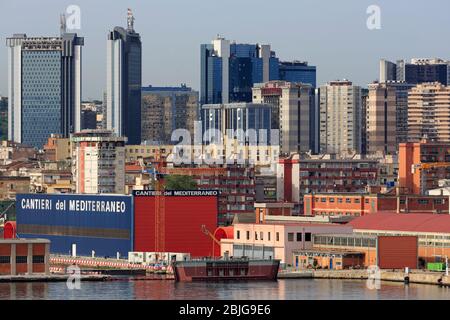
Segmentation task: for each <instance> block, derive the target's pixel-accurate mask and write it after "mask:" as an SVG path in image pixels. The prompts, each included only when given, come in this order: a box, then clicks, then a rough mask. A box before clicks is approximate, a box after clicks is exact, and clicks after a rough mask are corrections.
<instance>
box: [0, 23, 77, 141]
mask: <svg viewBox="0 0 450 320" xmlns="http://www.w3.org/2000/svg"><path fill="white" fill-rule="evenodd" d="M6 43H7V46H8V47H9V72H8V80H9V88H8V93H9V105H8V139H9V140H12V141H15V142H19V143H24V144H28V145H31V146H34V147H36V148H42V147H43V145H44V144H45V142H46V141H47V138H48V137H50V136H51V134H61V135H62V136H63V137H69V135H70V134H71V133H74V132H77V131H80V128H81V120H80V115H81V110H80V108H81V58H82V56H81V48H82V46H83V45H84V38H81V37H78V36H77V34H76V33H66V30H65V18H64V16H62V20H61V36H59V37H31V38H29V37H27V36H26V35H25V34H15V35H14V36H13V37H11V38H8V39H7V41H6Z"/></svg>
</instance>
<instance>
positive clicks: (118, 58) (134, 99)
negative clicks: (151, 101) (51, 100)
mask: <svg viewBox="0 0 450 320" xmlns="http://www.w3.org/2000/svg"><path fill="white" fill-rule="evenodd" d="M141 87H142V44H141V37H140V35H139V33H136V32H135V31H134V16H133V14H132V12H131V10H130V9H128V26H127V29H126V30H125V29H124V28H121V27H115V28H114V31H112V32H110V33H109V34H108V46H107V89H106V92H107V111H106V127H107V129H108V130H111V131H113V132H114V133H116V134H117V135H119V136H126V137H127V138H128V143H129V144H141Z"/></svg>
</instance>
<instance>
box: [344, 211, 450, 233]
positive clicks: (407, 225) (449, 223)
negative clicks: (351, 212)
mask: <svg viewBox="0 0 450 320" xmlns="http://www.w3.org/2000/svg"><path fill="white" fill-rule="evenodd" d="M348 224H349V225H350V226H352V227H353V229H365V230H388V231H411V232H430V233H450V215H448V214H420V213H419V214H417V213H404V214H403V213H375V214H369V215H366V216H363V217H360V218H356V219H354V220H352V221H351V222H349V223H348Z"/></svg>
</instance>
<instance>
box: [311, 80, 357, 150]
mask: <svg viewBox="0 0 450 320" xmlns="http://www.w3.org/2000/svg"><path fill="white" fill-rule="evenodd" d="M361 126H362V118H361V87H359V86H355V85H353V84H352V82H350V81H347V80H343V81H332V82H329V83H328V84H327V85H325V86H322V87H321V88H320V152H321V153H337V154H340V153H360V152H361Z"/></svg>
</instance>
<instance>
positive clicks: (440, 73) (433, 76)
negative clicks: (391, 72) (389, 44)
mask: <svg viewBox="0 0 450 320" xmlns="http://www.w3.org/2000/svg"><path fill="white" fill-rule="evenodd" d="M396 71H397V72H396V73H397V79H396V80H398V81H405V82H406V83H409V84H421V83H427V82H440V83H442V84H443V85H445V86H446V85H448V84H450V63H449V62H448V61H444V60H442V59H412V60H411V62H410V63H407V62H406V61H405V60H399V61H397V65H396Z"/></svg>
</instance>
